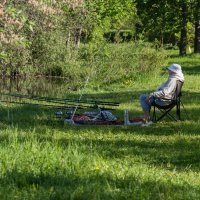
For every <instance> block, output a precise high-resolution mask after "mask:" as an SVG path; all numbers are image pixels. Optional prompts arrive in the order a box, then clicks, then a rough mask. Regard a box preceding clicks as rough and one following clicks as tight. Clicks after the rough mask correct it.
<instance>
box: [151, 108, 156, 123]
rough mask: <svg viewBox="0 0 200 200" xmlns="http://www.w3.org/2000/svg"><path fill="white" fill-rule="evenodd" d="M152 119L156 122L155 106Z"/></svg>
mask: <svg viewBox="0 0 200 200" xmlns="http://www.w3.org/2000/svg"><path fill="white" fill-rule="evenodd" d="M152 121H153V122H156V107H155V106H153V116H152Z"/></svg>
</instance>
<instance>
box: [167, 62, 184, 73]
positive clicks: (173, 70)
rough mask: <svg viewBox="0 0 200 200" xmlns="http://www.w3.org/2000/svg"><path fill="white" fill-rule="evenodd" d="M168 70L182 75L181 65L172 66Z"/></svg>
mask: <svg viewBox="0 0 200 200" xmlns="http://www.w3.org/2000/svg"><path fill="white" fill-rule="evenodd" d="M168 70H170V71H172V72H174V73H180V72H182V69H181V66H180V65H179V64H172V65H170V66H169V67H168Z"/></svg>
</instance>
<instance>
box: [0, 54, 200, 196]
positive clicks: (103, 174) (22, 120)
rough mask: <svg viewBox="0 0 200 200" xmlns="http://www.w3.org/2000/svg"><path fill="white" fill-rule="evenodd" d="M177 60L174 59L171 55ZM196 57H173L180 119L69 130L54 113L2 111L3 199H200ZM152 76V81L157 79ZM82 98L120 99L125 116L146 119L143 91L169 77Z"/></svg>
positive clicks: (119, 112) (199, 69)
mask: <svg viewBox="0 0 200 200" xmlns="http://www.w3.org/2000/svg"><path fill="white" fill-rule="evenodd" d="M173 55H175V54H174V53H173ZM199 59H200V57H199V56H194V55H191V56H187V57H185V58H180V57H178V56H172V57H171V58H170V59H169V61H168V62H169V63H173V62H175V63H180V64H181V65H182V67H183V71H184V73H185V79H186V80H185V84H184V87H183V97H182V101H183V103H184V106H185V109H186V111H187V113H188V117H189V118H188V117H187V116H186V115H185V113H184V111H183V109H182V119H183V120H182V121H180V122H171V121H169V120H167V119H166V120H164V121H162V122H159V123H157V124H153V125H152V126H149V127H141V126H137V127H136V126H70V125H66V124H64V123H63V119H59V118H55V116H54V111H55V110H53V109H47V108H39V107H30V106H27V105H24V106H19V105H18V106H17V105H15V106H12V105H5V104H3V105H2V106H1V108H0V117H1V121H0V199H20V200H21V199H55V200H57V199H87V200H88V199H95V200H96V199H138V200H140V199H145V200H146V199H153V200H154V199H195V200H196V199H200V187H199V185H200V154H199V152H200V116H199V111H200V104H199V101H200V92H199V87H200V86H199V85H200V84H199V82H200V76H199V72H200V64H199V63H198V62H199ZM154 78H155V79H154ZM154 78H151V79H147V80H146V79H143V80H141V81H140V82H137V83H133V84H130V85H129V87H127V88H126V87H124V86H123V87H122V88H121V89H120V87H119V88H117V87H115V88H110V89H109V91H99V92H98V93H95V92H89V91H88V92H87V94H85V96H87V97H91V98H96V99H104V100H111V101H119V102H121V105H120V107H119V109H118V110H117V111H114V113H115V114H116V115H117V116H119V118H122V119H123V110H124V109H128V110H129V115H130V118H131V117H134V116H139V115H141V114H142V112H141V108H140V105H139V96H140V94H141V93H148V92H150V91H152V90H154V89H155V88H156V87H158V86H159V85H160V83H161V82H162V81H164V80H165V79H166V78H167V74H166V75H165V74H164V75H162V76H161V75H158V76H157V77H154Z"/></svg>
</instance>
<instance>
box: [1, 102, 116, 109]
mask: <svg viewBox="0 0 200 200" xmlns="http://www.w3.org/2000/svg"><path fill="white" fill-rule="evenodd" d="M0 103H11V104H19V105H30V106H44V107H53V108H57V109H75V108H76V109H85V108H91V109H97V108H98V109H100V110H114V109H113V108H104V107H96V106H84V105H78V107H77V105H73V106H57V105H52V104H36V103H28V102H17V101H5V100H0Z"/></svg>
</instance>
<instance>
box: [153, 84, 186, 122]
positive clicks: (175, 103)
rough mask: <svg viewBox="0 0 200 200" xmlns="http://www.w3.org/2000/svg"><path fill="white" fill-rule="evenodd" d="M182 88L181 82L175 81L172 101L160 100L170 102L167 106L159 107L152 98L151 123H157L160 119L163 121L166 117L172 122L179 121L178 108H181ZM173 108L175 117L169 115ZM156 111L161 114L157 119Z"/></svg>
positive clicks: (179, 111) (179, 113)
mask: <svg viewBox="0 0 200 200" xmlns="http://www.w3.org/2000/svg"><path fill="white" fill-rule="evenodd" d="M182 86H183V82H181V81H177V85H176V90H175V93H174V97H173V98H172V99H165V98H160V99H161V100H168V101H170V103H169V104H168V105H164V106H160V105H158V104H156V98H155V97H154V100H153V103H152V106H153V115H152V121H153V122H158V121H160V120H161V119H163V118H164V117H165V116H166V117H168V118H169V119H170V120H172V121H178V120H181V110H180V107H181V104H182V102H181V96H182V93H181V89H182ZM182 106H183V104H182ZM174 107H175V108H176V115H175V116H174V115H172V114H171V113H170V111H171V110H172V109H173V108H174ZM156 110H159V111H160V112H161V115H160V116H159V117H158V118H157V116H156Z"/></svg>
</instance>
